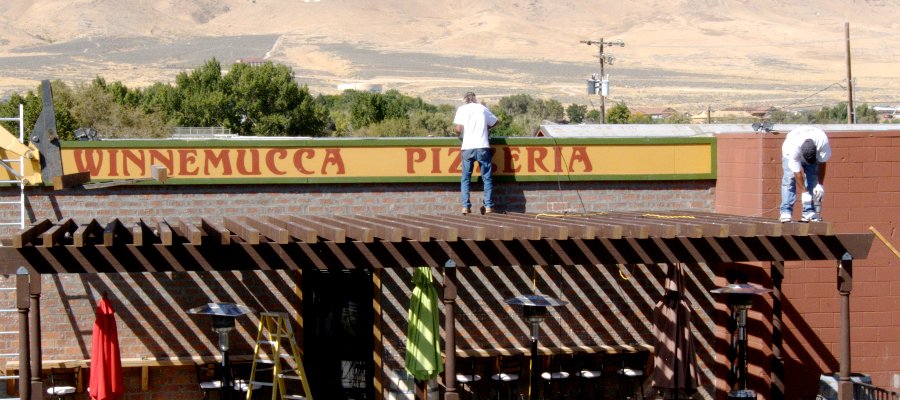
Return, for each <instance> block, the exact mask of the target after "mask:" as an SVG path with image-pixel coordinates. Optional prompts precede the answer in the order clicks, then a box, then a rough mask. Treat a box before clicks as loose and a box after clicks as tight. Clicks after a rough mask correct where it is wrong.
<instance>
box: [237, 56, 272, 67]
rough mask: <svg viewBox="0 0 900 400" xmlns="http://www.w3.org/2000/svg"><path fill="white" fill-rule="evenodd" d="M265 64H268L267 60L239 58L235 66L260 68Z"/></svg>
mask: <svg viewBox="0 0 900 400" xmlns="http://www.w3.org/2000/svg"><path fill="white" fill-rule="evenodd" d="M265 63H266V60H265V59H262V58H256V57H244V58H238V59H237V60H236V61H235V64H249V65H250V66H253V67H259V66H261V65H263V64H265Z"/></svg>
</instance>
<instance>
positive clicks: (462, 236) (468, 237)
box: [0, 211, 874, 400]
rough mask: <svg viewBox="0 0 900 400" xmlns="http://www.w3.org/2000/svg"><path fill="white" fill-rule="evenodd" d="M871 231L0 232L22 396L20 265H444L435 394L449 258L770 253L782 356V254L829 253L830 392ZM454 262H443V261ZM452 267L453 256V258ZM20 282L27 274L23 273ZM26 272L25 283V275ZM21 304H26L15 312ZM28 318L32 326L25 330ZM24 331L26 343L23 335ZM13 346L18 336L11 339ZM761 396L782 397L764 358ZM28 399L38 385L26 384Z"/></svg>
mask: <svg viewBox="0 0 900 400" xmlns="http://www.w3.org/2000/svg"><path fill="white" fill-rule="evenodd" d="M873 237H874V235H873V234H872V233H836V232H835V229H834V226H833V225H832V224H831V223H827V222H812V223H788V224H781V223H779V222H777V221H775V220H771V219H765V218H758V217H745V216H736V215H725V214H716V213H706V212H696V211H667V212H660V211H652V212H595V213H583V214H520V213H509V214H498V215H469V216H462V215H379V216H375V215H371V216H362V215H354V216H328V217H325V216H309V215H282V216H269V217H266V216H239V217H226V218H222V219H220V220H216V221H213V220H209V219H200V220H188V219H182V218H177V217H173V218H146V219H139V220H136V221H125V220H122V219H112V220H103V221H98V220H96V219H92V220H85V221H76V220H74V219H71V218H70V219H64V220H62V221H58V222H53V221H50V220H43V221H39V222H37V223H35V224H33V225H32V226H31V227H29V228H27V229H25V230H23V231H21V232H18V233H16V234H15V235H12V236H11V237H9V238H6V239H5V240H4V246H3V247H0V273H6V274H14V273H16V272H17V271H18V272H19V274H20V275H19V282H20V285H19V286H20V290H19V296H18V304H19V307H20V310H21V309H24V310H26V312H23V313H21V314H20V324H19V327H20V331H21V335H22V336H21V337H22V339H24V340H20V350H21V351H20V354H21V356H20V357H21V360H20V364H21V365H29V366H30V368H22V373H21V375H20V378H19V379H20V387H21V388H25V389H24V390H22V391H21V396H22V397H21V398H23V399H24V398H30V397H27V396H29V394H28V393H34V392H35V389H31V390H29V388H30V387H31V388H40V387H41V386H40V385H41V382H40V372H41V356H40V355H41V350H40V348H41V345H40V330H39V329H40V328H39V327H40V324H39V321H40V313H39V305H40V302H39V298H40V280H39V279H32V280H30V281H29V280H28V279H27V276H28V275H27V274H58V273H129V272H165V271H229V270H278V269H293V270H299V269H304V268H320V269H354V268H366V269H378V268H391V267H403V268H411V267H414V266H422V265H428V266H431V267H437V268H441V269H443V271H444V274H445V277H446V279H445V287H444V295H443V296H444V306H445V308H444V313H445V316H446V326H445V333H446V337H445V347H446V350H447V351H446V366H445V377H446V378H445V385H446V395H445V399H454V400H455V399H457V398H458V394H457V388H456V382H455V375H456V374H455V354H456V347H455V346H456V344H455V324H454V307H455V301H456V279H455V273H456V272H455V271H456V269H457V268H465V267H481V266H524V265H563V266H577V265H595V264H605V265H615V264H623V265H627V264H677V263H687V264H696V263H702V264H706V265H710V266H715V265H718V264H722V263H735V262H769V263H771V266H772V268H771V274H772V278H773V285H774V286H775V287H774V288H773V289H774V292H773V293H772V295H773V301H774V302H775V307H774V312H773V316H772V324H773V329H774V331H775V332H773V335H774V336H773V337H774V340H773V343H772V352H773V355H774V356H775V359H776V363H778V364H781V365H782V366H783V362H782V360H781V350H782V343H781V339H780V338H781V332H780V329H781V306H780V302H781V292H780V287H781V281H782V279H783V274H784V263H785V262H787V261H812V260H834V261H837V262H838V263H839V267H840V268H839V272H838V277H837V278H838V288H839V292H840V295H841V319H842V327H841V332H842V335H841V358H840V373H841V375H840V376H841V378H840V379H841V381H840V386H839V389H840V391H841V397H840V398H841V399H846V398H848V397H845V395H849V393H850V389H851V388H852V386H851V385H852V383H851V382H850V376H849V373H850V345H849V332H850V328H849V295H850V291H851V288H852V260H854V259H863V258H865V257H866V256H867V255H868V252H869V248H870V246H871V243H872V240H873ZM451 260H452V261H453V262H452V263H449V262H448V261H451ZM452 265H455V266H456V267H451V266H452ZM29 282H30V284H29ZM35 282H36V283H35ZM29 309H30V310H31V311H30V312H28V311H27V310H29ZM29 327H30V328H29ZM23 343H24V344H23ZM23 346H24V347H23ZM772 370H773V376H772V397H773V398H774V399H782V398H783V397H784V386H783V378H784V376H783V374H784V372H783V368H779V367H778V365H776V366H773V369H772ZM35 395H36V396H38V397H35V398H39V396H40V395H41V392H40V391H39V390H37V393H36V394H35Z"/></svg>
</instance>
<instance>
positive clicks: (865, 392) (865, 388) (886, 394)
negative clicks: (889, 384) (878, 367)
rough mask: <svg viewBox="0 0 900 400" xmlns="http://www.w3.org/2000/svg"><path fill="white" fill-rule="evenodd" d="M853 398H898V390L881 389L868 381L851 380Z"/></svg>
mask: <svg viewBox="0 0 900 400" xmlns="http://www.w3.org/2000/svg"><path fill="white" fill-rule="evenodd" d="M853 398H854V399H857V400H900V392H894V391H890V390H887V389H882V388H880V387H877V386H875V385H870V384H868V383H862V382H853Z"/></svg>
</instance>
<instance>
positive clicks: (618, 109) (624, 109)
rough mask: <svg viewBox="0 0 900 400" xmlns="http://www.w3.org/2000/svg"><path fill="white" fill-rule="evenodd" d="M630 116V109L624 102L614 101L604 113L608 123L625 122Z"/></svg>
mask: <svg viewBox="0 0 900 400" xmlns="http://www.w3.org/2000/svg"><path fill="white" fill-rule="evenodd" d="M629 117H631V111H629V110H628V106H626V105H625V103H616V105H614V106H612V108H610V109H609V112H607V113H606V121H607V122H609V123H610V124H627V123H628V118H629Z"/></svg>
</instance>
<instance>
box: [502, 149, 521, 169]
mask: <svg viewBox="0 0 900 400" xmlns="http://www.w3.org/2000/svg"><path fill="white" fill-rule="evenodd" d="M520 151H521V149H520V148H518V147H511V146H508V147H504V148H503V172H504V173H507V174H512V173H516V172H519V171H520V170H522V166H521V165H517V164H518V162H519V152H520Z"/></svg>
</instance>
